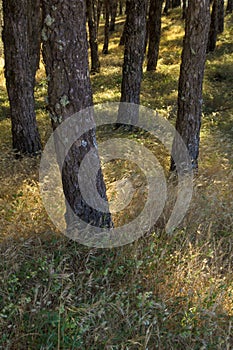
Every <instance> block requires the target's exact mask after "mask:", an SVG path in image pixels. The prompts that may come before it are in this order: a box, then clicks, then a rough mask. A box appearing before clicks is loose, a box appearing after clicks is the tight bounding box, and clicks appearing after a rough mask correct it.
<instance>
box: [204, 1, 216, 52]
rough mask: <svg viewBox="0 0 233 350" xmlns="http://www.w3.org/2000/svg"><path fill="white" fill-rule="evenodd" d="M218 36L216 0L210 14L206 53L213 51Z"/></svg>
mask: <svg viewBox="0 0 233 350" xmlns="http://www.w3.org/2000/svg"><path fill="white" fill-rule="evenodd" d="M217 35H218V0H214V2H213V6H212V12H211V22H210V29H209V37H208V44H207V52H212V51H214V50H215V47H216V42H217Z"/></svg>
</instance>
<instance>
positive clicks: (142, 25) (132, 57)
mask: <svg viewBox="0 0 233 350" xmlns="http://www.w3.org/2000/svg"><path fill="white" fill-rule="evenodd" d="M126 6H127V17H126V24H125V25H126V36H125V39H126V40H125V51H124V64H123V69H122V84H121V102H128V103H134V104H139V103H140V89H141V80H142V64H143V59H144V45H145V35H146V1H145V0H144V1H142V0H134V1H130V0H129V1H127V2H126ZM120 109H121V108H120ZM121 112H122V113H124V111H121V110H120V111H119V117H118V121H119V123H120V120H121ZM128 116H129V121H133V119H134V117H135V116H132V115H130V113H129V114H128Z"/></svg>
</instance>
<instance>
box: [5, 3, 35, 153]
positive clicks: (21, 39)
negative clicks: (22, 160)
mask: <svg viewBox="0 0 233 350" xmlns="http://www.w3.org/2000/svg"><path fill="white" fill-rule="evenodd" d="M3 16H4V28H3V42H4V54H5V78H6V87H7V92H8V96H9V101H10V112H11V124H12V140H13V148H14V149H15V150H16V151H18V152H21V153H26V154H36V153H37V152H39V151H40V150H41V142H40V136H39V132H38V128H37V123H36V115H35V100H34V86H35V74H36V70H37V68H38V64H39V57H40V33H41V16H40V0H30V1H27V0H20V1H14V0H3Z"/></svg>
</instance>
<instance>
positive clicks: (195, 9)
mask: <svg viewBox="0 0 233 350" xmlns="http://www.w3.org/2000/svg"><path fill="white" fill-rule="evenodd" d="M209 23H210V10H209V1H207V0H191V1H189V5H188V9H187V17H186V25H185V37H184V43H183V51H182V63H181V68H180V78H179V89H178V114H177V121H176V129H177V131H178V133H179V134H180V135H181V137H182V138H183V141H184V143H185V145H186V147H187V149H188V151H189V155H190V158H191V160H192V166H193V168H194V169H197V168H198V153H199V139H200V127H201V114H202V84H203V76H204V67H205V60H206V45H207V40H208V31H209ZM173 150H174V154H175V155H176V156H177V155H179V145H178V143H177V139H176V138H175V140H174V144H173ZM171 169H172V170H174V169H175V164H174V163H173V162H172V165H171Z"/></svg>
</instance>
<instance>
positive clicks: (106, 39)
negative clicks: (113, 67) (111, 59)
mask: <svg viewBox="0 0 233 350" xmlns="http://www.w3.org/2000/svg"><path fill="white" fill-rule="evenodd" d="M104 9H105V26H104V46H103V54H105V55H107V54H108V45H109V16H110V7H109V0H105V1H104Z"/></svg>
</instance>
